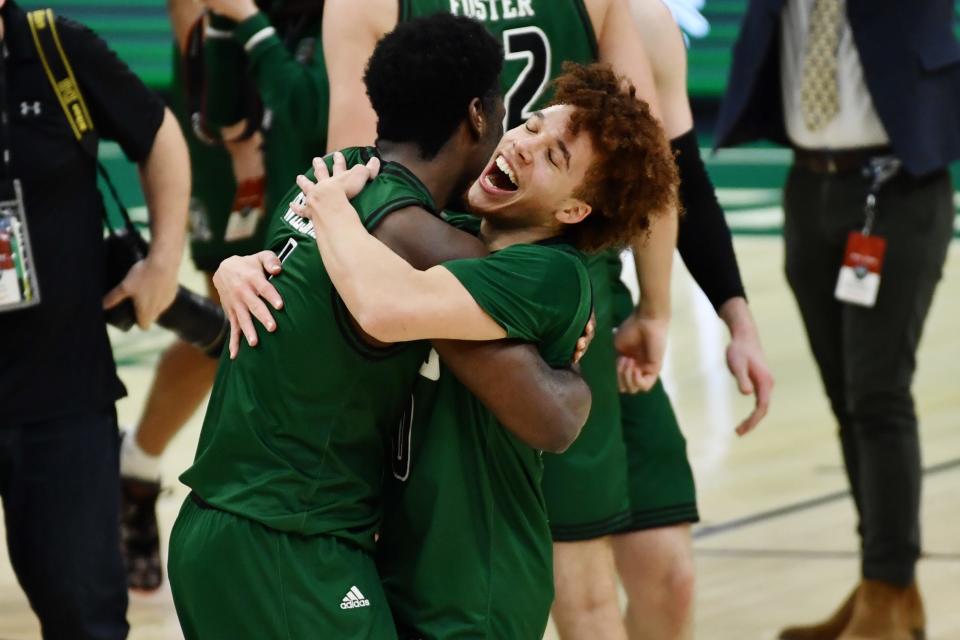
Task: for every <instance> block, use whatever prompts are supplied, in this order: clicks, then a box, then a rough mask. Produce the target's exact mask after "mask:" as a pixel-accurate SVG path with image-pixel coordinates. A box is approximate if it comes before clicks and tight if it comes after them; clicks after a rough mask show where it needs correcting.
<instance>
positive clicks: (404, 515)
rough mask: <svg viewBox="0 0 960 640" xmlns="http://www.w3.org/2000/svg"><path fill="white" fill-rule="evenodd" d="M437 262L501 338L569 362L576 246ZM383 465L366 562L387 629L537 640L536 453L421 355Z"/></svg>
mask: <svg viewBox="0 0 960 640" xmlns="http://www.w3.org/2000/svg"><path fill="white" fill-rule="evenodd" d="M445 266H446V268H447V269H449V270H450V271H451V272H452V273H453V275H454V276H456V277H457V278H458V279H459V280H460V282H461V283H462V284H463V285H464V287H466V289H467V290H468V291H469V292H470V293H471V295H472V296H473V297H474V299H475V300H476V301H477V303H478V304H479V305H480V306H481V307H482V308H483V309H484V310H485V311H486V312H487V313H488V314H489V315H490V316H491V317H492V318H493V319H494V320H496V321H497V322H498V323H499V324H501V326H503V327H504V329H505V330H506V331H507V335H508V337H510V338H514V339H519V340H523V341H527V342H533V343H536V344H537V345H538V346H539V350H540V353H541V355H542V356H543V358H544V359H545V360H546V361H547V362H549V363H550V364H551V365H552V366H558V367H559V366H564V365H566V364H568V363H569V362H570V360H571V357H572V355H573V352H574V349H575V347H576V341H577V339H578V338H579V337H580V335H581V334H582V333H583V329H584V326H585V324H586V322H587V320H588V319H589V316H590V310H591V305H592V292H591V288H590V280H589V276H588V274H587V269H586V266H585V264H584V259H583V256H582V255H581V254H580V253H579V252H577V251H576V250H575V249H573V248H572V247H570V246H569V245H566V244H563V243H540V244H536V245H515V246H512V247H508V248H506V249H503V250H502V251H498V252H496V253H494V254H492V255H491V256H489V257H487V258H481V259H469V260H458V261H454V262H451V263H447V264H446V265H445ZM391 462H392V474H390V476H388V480H387V483H386V487H385V497H384V505H385V509H384V521H383V525H382V527H381V531H380V541H379V544H378V547H377V564H378V567H379V569H380V575H381V576H382V578H383V581H384V589H385V590H386V592H387V597H388V600H389V601H390V606H391V608H392V609H393V613H394V619H395V621H396V623H397V628H398V633H399V634H400V637H401V638H423V639H424V640H426V639H434V638H444V639H446V638H474V639H479V638H484V639H491V640H493V639H496V640H513V639H516V640H527V639H530V638H539V637H541V635H542V634H543V631H544V628H545V627H546V623H547V616H548V614H549V610H550V603H551V601H552V600H553V589H552V585H553V577H552V547H551V538H550V529H549V526H548V524H547V517H546V511H545V504H544V498H543V493H542V491H541V487H540V481H541V475H542V471H543V466H542V462H541V458H540V452H539V451H536V450H534V449H532V448H531V447H529V446H527V445H525V444H524V443H522V442H520V441H519V440H518V439H517V438H515V437H514V436H513V435H512V434H511V433H510V432H508V431H507V430H506V429H505V428H503V426H502V425H500V424H499V422H498V421H497V419H496V418H495V417H494V415H493V414H492V413H491V412H490V411H489V410H488V409H487V408H486V407H485V406H483V405H482V404H481V403H480V401H479V400H477V398H476V397H474V396H473V394H471V393H470V392H469V391H468V390H467V389H466V388H465V387H464V386H463V385H462V384H461V383H460V382H459V381H458V380H457V379H456V378H455V377H454V376H453V374H451V373H450V371H449V370H447V369H446V368H445V367H444V366H442V365H441V364H440V362H439V358H438V357H437V354H436V352H431V354H430V357H429V358H428V359H427V360H426V362H425V363H424V364H423V366H422V367H421V368H420V377H419V378H418V379H417V383H416V385H415V388H414V393H413V396H412V398H411V404H410V407H409V410H408V412H407V414H406V416H405V418H404V420H403V421H402V422H401V423H400V426H399V427H398V429H397V431H396V433H395V435H394V455H393V457H392V461H391Z"/></svg>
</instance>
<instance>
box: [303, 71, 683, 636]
mask: <svg viewBox="0 0 960 640" xmlns="http://www.w3.org/2000/svg"><path fill="white" fill-rule="evenodd" d="M555 98H556V102H557V104H556V105H555V106H552V107H550V108H548V109H544V110H542V111H537V112H534V114H533V115H532V116H531V117H530V118H529V119H528V120H527V122H526V123H524V124H523V125H521V126H520V127H517V128H515V129H513V130H511V131H509V132H508V133H507V134H506V135H505V136H504V138H503V141H502V142H501V143H500V145H499V147H498V149H497V151H496V152H495V153H494V157H493V158H491V160H490V162H489V163H488V165H487V168H486V169H485V170H484V172H483V174H481V176H480V178H479V179H478V180H477V181H476V182H475V183H474V184H473V186H472V187H471V189H470V191H469V193H468V202H469V205H470V207H471V209H472V210H473V211H475V212H477V213H480V214H481V215H482V216H483V223H482V225H481V226H480V227H479V232H480V237H481V238H482V239H483V240H484V241H485V242H486V243H487V245H488V246H489V247H490V248H491V249H492V250H494V253H492V254H491V256H490V257H489V258H486V259H482V260H477V259H474V260H468V261H459V262H453V263H447V264H445V265H444V268H436V269H431V270H428V271H426V272H417V271H415V270H413V268H412V267H410V266H409V265H407V264H405V263H404V262H403V261H402V259H400V258H399V257H397V256H396V255H394V254H392V253H391V252H389V251H388V250H387V249H386V248H384V247H383V246H382V244H380V243H378V242H377V241H376V240H374V239H372V238H371V237H370V236H369V234H368V233H366V232H365V231H364V230H363V228H362V226H361V225H360V223H359V221H358V219H357V216H356V214H353V212H352V211H350V210H349V207H347V206H346V202H345V201H342V202H341V203H340V213H339V214H337V212H336V206H335V205H333V204H330V200H329V199H327V200H325V201H324V202H322V203H315V204H314V208H313V211H314V213H313V215H312V216H311V217H312V218H313V220H314V223H315V224H316V225H317V227H318V228H317V243H318V245H319V247H320V250H321V253H322V254H323V259H324V265H325V266H326V268H327V271H328V273H329V274H330V276H331V279H332V280H333V282H334V284H335V286H336V287H337V290H338V291H339V292H340V294H341V295H342V296H343V298H344V300H345V302H346V304H347V306H348V307H349V308H350V310H351V311H352V312H353V314H354V317H356V318H358V321H359V322H360V324H361V326H362V327H363V328H364V329H366V330H367V331H368V332H369V333H375V334H376V337H378V338H380V339H382V340H388V341H395V340H404V339H413V338H421V337H429V336H436V337H455V336H454V335H453V332H456V334H459V335H462V334H463V332H464V331H467V330H468V329H471V327H472V326H473V324H472V322H471V318H470V317H469V316H466V315H453V314H452V313H451V312H450V309H451V308H452V307H453V306H454V305H460V306H461V307H462V308H465V309H470V307H471V306H472V305H470V304H469V302H470V301H469V300H464V302H462V303H461V302H459V300H460V299H462V298H464V297H465V296H466V292H465V291H463V288H464V287H466V289H468V290H469V293H470V294H471V295H472V296H473V298H474V299H475V300H476V303H478V304H479V305H480V306H481V307H482V308H483V309H484V310H485V311H487V313H488V314H489V316H485V317H482V319H483V320H484V322H485V323H486V324H489V325H490V326H489V329H486V330H485V331H487V333H486V334H485V336H486V337H487V338H489V339H494V338H501V337H510V338H514V339H521V340H526V341H532V342H537V343H538V344H539V348H540V352H541V354H542V355H543V357H544V358H545V359H546V360H547V362H549V363H550V364H551V366H564V365H565V364H566V363H568V362H569V359H570V354H571V345H572V343H571V342H570V339H571V338H573V337H575V336H577V335H579V332H580V328H581V325H580V324H579V323H576V324H574V325H573V326H571V325H570V324H569V313H564V314H563V317H564V318H565V319H564V320H562V321H561V322H560V323H559V324H558V323H556V321H555V318H556V313H557V311H558V310H561V309H563V308H564V305H562V304H560V303H561V301H562V300H564V299H565V298H567V297H568V296H570V295H571V294H574V295H577V294H579V295H581V296H582V295H583V293H584V292H585V291H589V289H590V285H589V282H588V280H587V272H586V269H585V268H583V267H582V266H581V269H580V272H579V274H578V275H579V277H577V278H574V277H572V276H570V275H568V274H566V273H565V269H566V268H567V267H568V266H569V265H562V266H563V267H564V268H563V269H557V267H556V266H549V267H548V265H551V264H552V262H553V261H551V263H544V259H543V257H542V256H544V255H546V256H551V255H552V254H556V253H557V252H558V251H560V252H562V253H568V252H569V251H570V247H569V244H568V243H572V244H574V245H576V246H578V247H580V248H583V249H589V250H594V251H602V250H603V249H605V248H607V247H609V246H610V245H611V244H613V243H625V242H627V241H629V240H630V239H631V238H633V237H635V236H637V235H638V234H639V233H641V232H642V229H643V228H644V227H647V226H649V217H650V216H651V215H653V214H654V213H659V212H662V211H669V210H670V208H671V207H673V206H675V203H674V202H673V198H674V191H673V189H674V186H675V179H676V178H675V167H674V164H673V159H672V156H671V155H670V153H669V151H668V146H667V143H666V139H665V137H664V136H663V133H662V131H661V130H660V128H659V126H658V125H657V123H656V121H655V120H654V119H653V118H652V117H651V116H650V114H649V112H648V111H647V109H646V107H643V106H641V103H639V102H638V101H636V100H635V98H634V97H633V90H632V88H630V89H629V90H624V88H623V86H622V85H621V83H620V81H619V79H618V78H617V77H616V76H615V74H613V72H612V71H610V70H609V68H608V67H603V66H599V65H594V66H593V67H575V68H571V69H570V70H569V71H568V73H566V74H565V75H563V76H561V78H560V79H559V80H558V81H557V93H556V97H555ZM585 134H588V135H585ZM587 167H589V168H587ZM301 186H305V187H308V186H309V181H306V182H305V181H301ZM571 193H572V195H571ZM581 198H582V199H581ZM341 200H343V198H342V196H341ZM344 210H346V211H347V213H346V214H344V213H343V211H344ZM318 212H319V213H318ZM351 214H352V215H351ZM460 220H461V218H460V217H459V216H457V217H455V218H454V219H453V220H452V221H454V222H455V223H458V222H460ZM511 241H521V242H522V243H523V244H514V245H512V246H511V245H510V242H511ZM531 243H533V244H531ZM554 261H555V258H554ZM467 269H471V270H473V271H474V273H473V274H472V275H471V274H470V273H469V272H467V273H464V271H466V270H467ZM448 270H449V271H452V273H453V275H454V276H456V278H451V277H450V273H448ZM457 279H459V283H458V282H457ZM581 300H582V298H581ZM581 310H582V308H581ZM577 317H579V316H577ZM493 320H497V322H499V323H500V324H497V323H496V322H494V321H493ZM531 323H532V325H531ZM544 326H548V327H549V326H554V327H556V328H555V329H553V330H551V332H550V333H548V334H547V336H550V335H553V336H554V337H553V338H552V339H550V340H546V339H544V336H543V334H542V333H541V334H538V333H536V332H533V331H532V329H533V328H534V327H540V328H541V330H542V328H543V327H544ZM477 331H478V333H477V334H475V336H476V337H479V336H480V335H481V333H479V332H480V331H481V327H477ZM558 336H564V338H563V339H562V340H560V341H559V342H558V341H557V339H556V338H557V337H558ZM435 344H437V343H436V342H435ZM561 345H562V346H561ZM558 349H559V350H558ZM438 351H439V352H440V356H441V358H440V359H441V360H442V361H443V362H444V363H448V362H449V359H448V356H447V354H446V353H445V351H444V349H443V347H442V345H439V346H438ZM488 386H489V387H490V388H492V389H501V391H500V392H501V393H508V394H509V393H511V390H510V389H503V385H495V384H493V383H491V384H490V385H488ZM393 440H394V450H393V456H391V460H392V465H391V466H392V471H393V474H392V478H389V480H388V482H387V485H386V489H385V499H384V505H385V508H384V521H383V523H382V525H381V527H380V539H379V543H378V545H377V563H378V568H379V570H380V573H381V576H382V578H383V580H384V587H385V589H386V592H387V599H388V601H389V602H390V606H391V608H392V609H393V613H394V619H395V621H396V622H397V627H398V631H399V633H400V636H401V637H402V638H410V639H413V638H453V637H465V638H490V639H493V638H517V639H523V638H539V637H541V636H542V634H543V631H544V628H545V626H546V622H547V616H548V613H549V609H550V603H551V601H552V596H553V590H552V589H551V585H552V573H551V565H552V562H551V555H552V553H551V537H550V531H549V528H548V525H547V519H546V513H545V511H544V505H543V495H542V493H541V490H540V484H541V482H540V481H541V476H542V461H541V457H540V454H539V452H538V451H536V450H534V449H532V448H531V447H530V446H528V445H527V444H525V443H524V442H522V441H519V440H518V439H517V438H516V437H514V435H513V434H511V433H510V432H509V431H507V430H506V429H504V428H502V427H501V425H499V424H498V423H497V421H496V419H495V417H494V415H493V414H492V413H491V412H490V411H489V410H487V409H486V408H485V407H484V406H483V404H482V403H481V401H480V400H479V399H478V398H477V396H475V395H473V394H471V393H470V392H469V391H468V390H467V389H466V388H465V387H464V386H463V385H462V384H461V383H460V382H459V381H458V380H457V379H456V377H454V376H453V375H451V373H450V371H449V370H448V369H447V368H446V367H445V366H442V365H440V364H439V363H438V362H437V357H436V354H432V356H431V358H430V359H428V361H427V363H426V364H425V365H424V367H422V368H421V376H420V377H419V378H418V380H417V383H416V385H415V387H414V393H413V397H412V398H411V403H410V406H409V410H408V412H407V414H406V415H405V417H404V420H403V421H402V422H401V423H400V425H399V428H398V430H397V431H396V433H395V435H394V438H393Z"/></svg>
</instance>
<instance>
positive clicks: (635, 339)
mask: <svg viewBox="0 0 960 640" xmlns="http://www.w3.org/2000/svg"><path fill="white" fill-rule="evenodd" d="M669 327H670V321H669V320H668V319H665V318H647V317H643V316H642V315H641V314H639V313H638V312H636V311H634V312H633V313H631V314H630V317H629V318H627V319H626V320H624V321H623V324H621V325H620V327H619V328H618V329H617V332H616V334H615V335H614V339H613V343H614V346H615V347H616V349H617V352H618V353H619V354H620V357H619V358H618V359H617V380H618V382H619V386H620V392H621V393H631V394H632V393H640V392H641V391H649V390H650V389H652V388H653V385H654V384H656V382H657V378H658V377H659V376H660V370H661V369H662V368H663V358H664V354H665V353H666V350H667V332H668V329H669Z"/></svg>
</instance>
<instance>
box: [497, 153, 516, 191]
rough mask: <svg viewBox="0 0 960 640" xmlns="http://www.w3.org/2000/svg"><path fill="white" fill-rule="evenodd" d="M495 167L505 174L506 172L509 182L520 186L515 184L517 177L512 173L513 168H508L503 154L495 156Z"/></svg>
mask: <svg viewBox="0 0 960 640" xmlns="http://www.w3.org/2000/svg"><path fill="white" fill-rule="evenodd" d="M497 167H498V168H499V169H500V171H503V172H504V173H505V174H507V177H508V178H510V182H512V183H513V186H515V187H517V186H520V185H518V184H517V177H516V176H515V175H513V170H512V169H511V168H510V165H509V164H507V161H506V160H505V159H504V157H503V156H497Z"/></svg>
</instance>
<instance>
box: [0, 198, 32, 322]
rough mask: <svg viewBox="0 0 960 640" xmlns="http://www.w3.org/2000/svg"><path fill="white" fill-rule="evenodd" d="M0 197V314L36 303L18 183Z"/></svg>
mask: <svg viewBox="0 0 960 640" xmlns="http://www.w3.org/2000/svg"><path fill="white" fill-rule="evenodd" d="M11 185H12V189H9V188H8V189H5V190H3V193H2V194H0V312H4V311H15V310H18V309H24V308H26V307H32V306H33V305H35V304H38V303H39V302H40V289H39V287H38V285H37V268H36V265H35V264H34V262H33V251H32V247H31V245H30V233H29V231H28V230H27V216H26V210H25V209H24V206H23V193H22V192H21V191H20V181H19V180H13V182H12V183H8V185H7V186H11Z"/></svg>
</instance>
